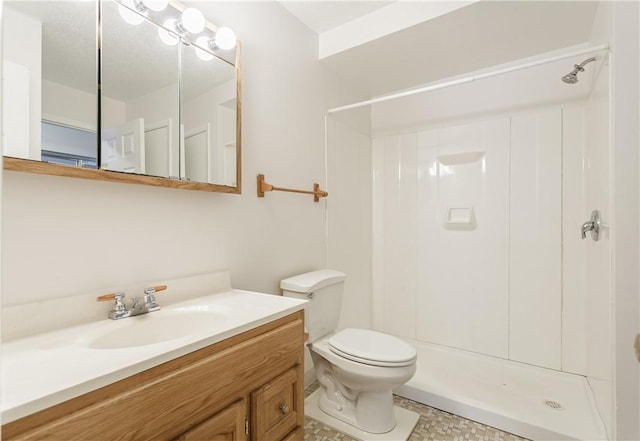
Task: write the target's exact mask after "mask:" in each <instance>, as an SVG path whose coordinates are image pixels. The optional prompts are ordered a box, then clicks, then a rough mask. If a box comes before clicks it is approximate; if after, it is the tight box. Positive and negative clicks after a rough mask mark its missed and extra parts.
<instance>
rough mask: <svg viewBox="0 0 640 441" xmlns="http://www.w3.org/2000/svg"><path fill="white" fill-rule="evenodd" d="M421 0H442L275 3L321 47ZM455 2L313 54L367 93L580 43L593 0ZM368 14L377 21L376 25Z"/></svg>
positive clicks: (363, 31)
mask: <svg viewBox="0 0 640 441" xmlns="http://www.w3.org/2000/svg"><path fill="white" fill-rule="evenodd" d="M361 3H362V4H361ZM428 3H432V4H442V2H417V3H416V2H357V1H343V2H322V1H300V2H289V1H287V2H284V3H281V4H282V5H283V7H285V8H286V9H287V10H289V11H290V12H291V13H292V14H294V15H295V16H296V17H298V18H299V19H300V20H301V21H302V22H303V23H305V24H306V25H307V26H309V27H310V28H311V29H313V30H314V31H316V32H317V33H318V35H319V44H320V46H322V45H323V40H324V39H325V38H328V37H334V36H335V33H336V32H337V31H338V30H339V31H340V33H341V35H343V36H348V37H349V38H346V37H344V40H345V41H347V42H348V40H350V41H355V40H358V39H359V38H360V37H359V34H366V33H367V32H368V33H369V35H371V28H379V29H383V28H385V27H386V28H387V29H388V28H389V23H385V21H387V22H389V21H393V20H396V21H397V22H400V21H401V19H398V18H397V17H402V16H403V14H402V9H406V10H407V13H406V14H404V15H405V16H409V15H411V14H410V12H411V11H412V10H411V8H414V10H415V8H416V7H418V6H423V7H426V6H427V4H428ZM445 3H446V2H445ZM458 3H459V5H458V6H456V7H455V8H453V9H451V10H449V11H443V12H441V13H439V14H431V18H429V19H424V21H421V22H419V23H417V24H412V25H409V26H406V27H403V28H401V29H397V30H393V31H388V32H387V33H386V34H385V35H382V36H376V35H375V34H373V35H372V37H371V38H369V39H368V40H366V41H364V40H362V39H360V41H363V42H362V43H360V44H357V45H353V44H345V46H344V50H340V51H333V53H332V54H330V55H327V56H323V57H321V58H320V61H321V62H322V63H323V64H324V65H326V66H327V67H328V68H330V69H332V70H334V71H335V72H336V73H338V74H339V75H340V76H342V77H343V78H344V79H345V80H346V81H347V82H349V83H351V84H353V85H354V87H358V88H360V89H361V90H362V92H364V93H365V94H367V95H368V96H371V97H374V96H380V95H384V94H388V93H391V92H395V91H398V90H403V89H408V88H412V87H416V86H419V85H424V84H427V83H430V82H433V81H437V80H441V79H444V78H450V77H453V76H457V75H461V74H465V73H469V72H473V71H476V70H480V69H486V68H490V67H491V66H496V65H500V64H504V63H509V62H511V61H514V60H518V59H521V58H527V57H532V56H535V55H538V54H543V53H545V52H550V51H555V50H558V49H561V48H565V47H570V46H575V45H579V44H583V43H585V42H587V41H588V39H589V35H590V32H591V27H592V24H593V19H594V17H595V12H596V9H597V6H598V2H596V1H588V0H584V1H525V0H515V1H474V2H458ZM387 11H388V13H387ZM392 13H393V14H392ZM413 15H414V16H416V15H417V14H413ZM425 17H427V16H426V15H425ZM373 18H376V19H377V20H378V21H379V22H380V23H379V24H376V22H375V21H374V20H373ZM415 21H416V20H415V17H414V22H415ZM365 23H366V25H367V26H366V27H365V26H364V24H365ZM407 23H411V22H410V21H409V22H407ZM330 26H333V28H331V27H330ZM347 31H348V32H347ZM597 43H606V42H597ZM356 85H357V86H356Z"/></svg>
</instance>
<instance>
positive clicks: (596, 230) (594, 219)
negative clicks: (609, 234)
mask: <svg viewBox="0 0 640 441" xmlns="http://www.w3.org/2000/svg"><path fill="white" fill-rule="evenodd" d="M588 231H591V239H593V240H594V241H596V242H597V241H598V239H600V212H599V211H598V210H593V211H592V212H591V220H589V221H588V222H585V223H584V224H582V229H581V232H582V238H583V239H586V238H587V232H588Z"/></svg>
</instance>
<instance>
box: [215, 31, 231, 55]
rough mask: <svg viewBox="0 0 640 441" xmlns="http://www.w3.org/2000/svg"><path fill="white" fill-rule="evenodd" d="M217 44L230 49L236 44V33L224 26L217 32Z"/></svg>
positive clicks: (221, 47)
mask: <svg viewBox="0 0 640 441" xmlns="http://www.w3.org/2000/svg"><path fill="white" fill-rule="evenodd" d="M216 46H218V47H219V48H220V49H224V50H229V49H233V48H234V47H235V46H236V34H235V33H234V32H233V31H232V30H231V29H229V28H226V27H222V28H219V29H218V31H217V32H216Z"/></svg>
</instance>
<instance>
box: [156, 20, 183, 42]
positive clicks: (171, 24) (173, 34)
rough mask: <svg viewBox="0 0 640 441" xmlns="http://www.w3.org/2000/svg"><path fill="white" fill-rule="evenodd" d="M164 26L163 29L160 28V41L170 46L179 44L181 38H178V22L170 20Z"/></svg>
mask: <svg viewBox="0 0 640 441" xmlns="http://www.w3.org/2000/svg"><path fill="white" fill-rule="evenodd" d="M162 26H163V27H158V37H160V40H162V42H163V43H164V44H168V45H169V46H175V45H176V44H178V42H179V41H180V37H179V36H178V30H177V23H176V20H174V19H173V18H169V19H167V20H165V21H164V23H162ZM168 29H171V30H168Z"/></svg>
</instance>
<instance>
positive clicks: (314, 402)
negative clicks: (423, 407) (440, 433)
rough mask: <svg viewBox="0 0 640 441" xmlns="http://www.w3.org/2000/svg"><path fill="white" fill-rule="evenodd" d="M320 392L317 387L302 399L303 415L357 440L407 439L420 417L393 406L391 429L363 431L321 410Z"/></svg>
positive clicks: (398, 440) (383, 440) (404, 440)
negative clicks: (393, 415)
mask: <svg viewBox="0 0 640 441" xmlns="http://www.w3.org/2000/svg"><path fill="white" fill-rule="evenodd" d="M320 392H321V390H320V389H318V390H316V391H315V392H314V393H312V394H311V395H309V396H308V397H307V398H306V399H305V400H304V413H305V415H307V416H308V417H310V418H313V419H314V420H317V421H320V422H321V423H323V424H325V425H327V426H329V427H331V428H332V429H335V430H337V431H338V432H341V433H344V434H346V435H349V436H350V437H351V438H354V439H357V440H359V441H407V440H408V439H409V436H411V432H413V429H414V428H415V427H416V424H418V419H419V418H420V416H419V415H418V414H417V413H415V412H412V411H410V410H407V409H403V408H401V407H398V406H394V411H395V414H396V426H395V427H394V428H393V430H391V431H390V432H387V433H369V432H363V431H362V430H360V429H358V428H356V427H354V426H352V425H351V424H348V423H345V422H344V421H341V420H339V419H337V418H335V417H332V416H331V415H329V414H327V413H325V412H323V411H322V410H321V409H320V407H319V406H318V400H319V398H320Z"/></svg>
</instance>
